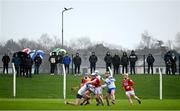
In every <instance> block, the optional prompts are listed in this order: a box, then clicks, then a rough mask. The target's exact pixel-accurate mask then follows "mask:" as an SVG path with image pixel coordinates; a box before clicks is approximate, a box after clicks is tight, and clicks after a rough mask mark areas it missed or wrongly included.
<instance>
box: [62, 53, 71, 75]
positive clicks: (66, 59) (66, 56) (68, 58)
mask: <svg viewBox="0 0 180 111" xmlns="http://www.w3.org/2000/svg"><path fill="white" fill-rule="evenodd" d="M70 63H71V57H70V56H69V55H68V53H66V55H65V56H64V58H63V64H64V66H65V70H66V71H67V73H68V74H69V65H70Z"/></svg>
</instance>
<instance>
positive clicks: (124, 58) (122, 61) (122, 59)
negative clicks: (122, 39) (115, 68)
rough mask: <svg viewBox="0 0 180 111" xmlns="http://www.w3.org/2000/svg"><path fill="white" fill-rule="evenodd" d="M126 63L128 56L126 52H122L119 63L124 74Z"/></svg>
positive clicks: (126, 67)
mask: <svg viewBox="0 0 180 111" xmlns="http://www.w3.org/2000/svg"><path fill="white" fill-rule="evenodd" d="M128 64H129V58H128V56H127V53H126V52H123V55H122V57H121V65H122V73H123V74H124V69H126V72H125V73H127V72H128Z"/></svg>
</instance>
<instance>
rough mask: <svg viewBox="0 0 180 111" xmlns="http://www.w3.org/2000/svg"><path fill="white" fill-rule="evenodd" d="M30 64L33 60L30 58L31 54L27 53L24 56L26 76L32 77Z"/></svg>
mask: <svg viewBox="0 0 180 111" xmlns="http://www.w3.org/2000/svg"><path fill="white" fill-rule="evenodd" d="M32 65H33V60H32V59H31V56H30V55H28V57H27V58H26V77H32Z"/></svg>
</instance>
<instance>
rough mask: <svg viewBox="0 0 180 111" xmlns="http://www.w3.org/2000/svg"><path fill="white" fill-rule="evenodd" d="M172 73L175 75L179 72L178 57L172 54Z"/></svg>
mask: <svg viewBox="0 0 180 111" xmlns="http://www.w3.org/2000/svg"><path fill="white" fill-rule="evenodd" d="M170 60H171V71H172V74H173V75H175V73H176V71H177V68H176V60H177V59H176V56H175V54H174V53H172V56H171V59H170Z"/></svg>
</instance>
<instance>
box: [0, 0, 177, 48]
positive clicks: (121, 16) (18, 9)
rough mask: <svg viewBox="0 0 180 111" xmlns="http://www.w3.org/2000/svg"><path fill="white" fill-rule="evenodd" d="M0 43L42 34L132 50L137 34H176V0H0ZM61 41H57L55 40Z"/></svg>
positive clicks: (169, 36) (166, 36)
mask: <svg viewBox="0 0 180 111" xmlns="http://www.w3.org/2000/svg"><path fill="white" fill-rule="evenodd" d="M0 1H1V2H0V21H1V22H0V26H1V27H0V40H1V41H6V40H8V39H11V38H13V39H15V40H18V39H21V38H26V37H27V38H29V39H34V40H36V39H37V38H39V37H40V36H41V34H43V33H48V34H49V35H50V36H51V37H52V36H53V35H56V36H58V37H59V38H61V12H62V10H63V8H64V7H67V8H68V7H73V8H74V9H73V10H70V11H67V12H65V14H64V37H65V38H64V39H65V41H67V42H70V40H72V38H79V37H89V38H91V40H92V41H98V42H99V41H105V42H107V43H109V44H116V45H121V46H123V47H124V48H134V47H135V46H136V45H137V44H138V43H139V41H140V39H141V33H142V32H144V30H148V31H149V32H150V34H151V35H152V36H153V37H154V38H156V39H161V40H164V41H167V40H172V39H173V38H174V37H175V35H176V33H177V32H180V0H59V1H58V0H0ZM59 42H61V41H59Z"/></svg>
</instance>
